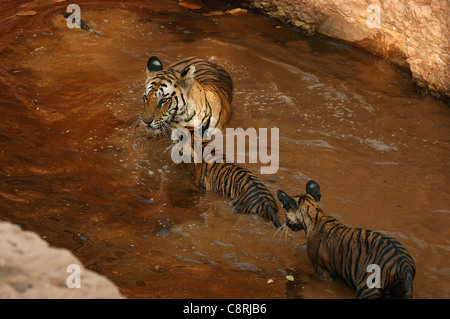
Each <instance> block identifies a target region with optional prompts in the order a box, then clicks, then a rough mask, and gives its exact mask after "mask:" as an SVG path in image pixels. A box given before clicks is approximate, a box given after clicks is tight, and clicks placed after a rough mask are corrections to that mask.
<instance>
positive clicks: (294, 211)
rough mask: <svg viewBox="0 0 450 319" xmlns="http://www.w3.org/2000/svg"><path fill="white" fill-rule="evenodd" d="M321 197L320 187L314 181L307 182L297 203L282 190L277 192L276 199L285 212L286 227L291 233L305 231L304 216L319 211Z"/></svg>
mask: <svg viewBox="0 0 450 319" xmlns="http://www.w3.org/2000/svg"><path fill="white" fill-rule="evenodd" d="M321 196H322V195H321V194H320V186H319V184H318V183H317V182H316V181H314V180H310V181H308V183H307V184H306V194H303V195H299V196H298V197H299V199H298V202H296V201H295V200H294V199H293V198H292V197H290V196H289V195H288V194H286V193H285V192H283V191H282V190H279V191H278V192H277V197H278V200H279V201H280V202H281V204H282V206H283V208H284V210H285V211H286V225H287V226H288V227H289V228H290V229H291V230H293V231H299V230H302V229H305V216H306V215H307V214H309V212H310V211H311V212H312V211H316V210H318V209H319V210H320V208H319V204H318V203H319V201H320V198H321ZM295 197H297V196H295Z"/></svg>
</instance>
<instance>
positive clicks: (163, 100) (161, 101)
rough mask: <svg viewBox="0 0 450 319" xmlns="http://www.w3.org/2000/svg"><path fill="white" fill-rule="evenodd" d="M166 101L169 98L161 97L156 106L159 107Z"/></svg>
mask: <svg viewBox="0 0 450 319" xmlns="http://www.w3.org/2000/svg"><path fill="white" fill-rule="evenodd" d="M167 101H169V99H167V98H166V99H161V100H159V102H158V106H159V107H161V106H163V105H164V104H166V103H167Z"/></svg>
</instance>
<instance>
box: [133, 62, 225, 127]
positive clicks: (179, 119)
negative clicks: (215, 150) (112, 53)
mask: <svg viewBox="0 0 450 319" xmlns="http://www.w3.org/2000/svg"><path fill="white" fill-rule="evenodd" d="M146 73H147V79H146V81H145V91H144V95H143V99H144V111H143V112H142V114H141V115H140V122H141V124H143V125H144V126H145V127H146V128H147V130H148V131H149V132H151V133H153V134H160V133H163V132H166V133H170V131H171V129H173V128H180V127H188V126H193V125H194V121H201V123H202V128H203V129H204V130H206V129H208V128H218V129H223V128H224V127H225V125H226V124H227V123H228V121H229V119H230V117H231V101H232V91H233V83H232V80H231V77H230V75H229V74H228V72H227V71H225V70H224V69H223V68H222V67H220V66H219V65H217V64H214V63H212V62H209V61H207V60H205V59H202V58H198V57H192V58H187V59H185V60H182V61H178V62H175V63H173V64H171V65H169V66H168V67H167V68H166V69H163V65H162V62H161V61H160V60H159V59H158V58H157V57H155V56H152V57H150V58H149V59H148V61H147V69H146Z"/></svg>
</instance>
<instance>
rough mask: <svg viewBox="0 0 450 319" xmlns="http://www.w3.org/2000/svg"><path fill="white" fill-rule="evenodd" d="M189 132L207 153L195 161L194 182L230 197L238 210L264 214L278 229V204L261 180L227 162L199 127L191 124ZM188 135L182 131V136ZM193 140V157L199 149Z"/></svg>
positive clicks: (205, 188) (203, 151) (243, 212)
mask: <svg viewBox="0 0 450 319" xmlns="http://www.w3.org/2000/svg"><path fill="white" fill-rule="evenodd" d="M179 131H183V130H179ZM186 131H187V132H188V134H189V135H190V136H191V137H197V138H198V139H199V140H200V139H201V146H200V147H201V153H202V154H206V155H205V156H204V157H203V156H202V160H201V162H200V161H199V162H198V163H196V164H195V183H196V184H197V185H198V186H199V187H201V188H202V189H204V190H207V191H215V192H217V193H219V194H221V195H223V196H225V197H228V198H230V199H231V200H232V203H233V207H234V210H235V211H236V213H238V214H256V215H259V216H262V217H264V218H265V219H267V220H269V221H271V222H272V223H273V225H274V226H275V227H276V228H280V227H281V223H280V221H279V220H278V217H277V212H278V206H277V203H276V201H275V198H274V197H273V195H272V193H271V192H270V191H269V190H268V189H267V187H266V186H265V185H264V184H263V183H262V182H261V180H260V179H259V178H258V177H257V176H255V175H254V174H253V173H252V172H250V171H249V170H247V169H245V168H242V167H240V166H238V165H236V164H235V163H226V157H225V154H224V153H223V152H222V151H221V150H217V149H215V148H214V147H212V146H211V145H210V144H209V142H210V141H209V140H206V139H204V138H202V137H201V135H200V133H199V131H198V130H197V129H194V128H192V127H189V128H187V129H186V130H185V132H186ZM185 134H186V133H185ZM185 134H183V133H182V134H181V135H182V136H183V137H182V138H183V139H184V138H185V136H184V135H185ZM194 140H195V139H194V138H191V157H192V159H194V156H195V155H194V154H195V152H196V150H195V148H196V146H195V145H194ZM194 162H195V161H194Z"/></svg>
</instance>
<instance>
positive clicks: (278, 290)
mask: <svg viewBox="0 0 450 319" xmlns="http://www.w3.org/2000/svg"><path fill="white" fill-rule="evenodd" d="M77 4H79V5H80V8H81V18H82V19H83V20H84V21H85V22H86V23H87V24H88V25H89V26H90V27H92V28H94V29H96V30H98V31H99V32H100V33H101V34H102V35H101V36H99V35H96V34H94V33H92V32H87V31H82V30H78V29H70V28H68V27H67V25H66V21H65V19H64V17H63V16H62V12H63V11H65V8H66V7H67V4H66V3H55V2H53V1H50V0H48V1H33V2H25V1H14V2H13V1H2V2H1V3H0V12H1V18H2V21H3V23H2V25H3V27H2V30H1V31H0V44H1V47H0V57H1V60H0V108H1V112H2V113H1V114H2V121H1V122H0V145H1V149H0V219H1V220H6V221H11V222H13V223H17V224H19V225H21V226H22V227H23V228H24V229H27V230H32V231H35V232H37V233H38V234H40V235H41V236H42V237H43V238H44V239H45V240H47V241H48V242H49V243H50V244H51V245H53V246H56V247H64V248H68V249H70V250H71V251H72V252H73V253H74V254H75V255H76V256H77V257H79V258H80V260H81V261H82V262H83V263H84V264H85V265H86V266H87V267H88V268H89V269H91V270H94V271H96V272H98V273H100V274H103V275H105V276H106V277H108V278H109V279H111V280H112V281H113V282H114V283H116V284H117V285H118V286H119V288H120V290H121V292H122V293H123V294H124V295H126V296H127V297H129V298H353V296H354V294H353V292H352V291H351V290H350V289H349V288H348V287H347V286H346V285H345V284H344V283H342V282H340V281H333V282H323V281H320V280H317V279H315V278H314V277H312V276H311V274H312V272H313V269H312V266H311V263H310V261H309V260H308V258H307V256H306V251H305V236H304V234H303V233H293V232H291V231H289V232H286V233H284V232H278V233H276V231H275V229H274V228H273V227H272V226H271V225H270V224H269V223H267V222H265V221H264V220H262V219H261V218H257V217H252V216H237V215H235V214H234V213H233V210H232V207H231V206H230V203H229V201H228V200H227V199H225V198H223V197H221V196H219V195H217V194H214V193H205V192H203V191H202V190H200V189H198V188H197V186H195V184H194V182H193V171H192V167H191V166H190V165H188V164H179V165H177V164H174V163H173V161H172V160H171V158H170V154H169V152H167V151H166V148H167V147H168V145H170V142H169V141H168V140H164V139H162V140H161V139H154V138H149V137H148V135H147V134H146V133H145V132H144V131H143V130H142V129H141V128H140V127H139V126H136V125H135V124H136V119H137V116H138V114H139V113H140V112H141V111H142V93H143V90H144V87H143V86H144V80H145V64H146V61H147V59H148V57H149V56H151V55H157V56H159V57H160V58H161V60H162V61H163V62H164V63H166V64H167V63H170V62H173V61H176V60H178V59H180V58H183V57H187V56H202V57H205V58H208V59H210V60H212V61H215V62H217V63H219V64H220V65H222V66H223V67H225V68H226V69H227V70H228V71H229V73H230V74H231V76H232V78H233V81H234V85H235V89H234V101H233V116H232V120H231V122H230V123H229V125H228V126H229V127H233V128H238V127H242V128H249V127H254V128H279V133H280V143H279V160H280V162H279V170H278V172H277V173H276V174H274V175H260V174H259V169H260V167H261V166H263V165H262V164H261V163H255V164H253V163H252V164H250V163H246V164H242V165H244V166H245V167H247V168H249V169H251V170H252V171H254V172H255V173H257V174H258V175H259V176H260V177H261V178H262V179H263V180H264V181H265V182H266V184H267V185H268V187H269V189H270V190H271V191H272V192H273V193H274V194H275V193H276V191H277V190H278V189H283V190H285V191H287V192H288V193H290V194H297V193H299V192H301V191H302V190H303V188H304V185H305V183H306V181H307V180H308V179H310V178H312V179H315V180H316V181H318V182H319V183H320V184H321V189H322V195H323V197H322V202H321V205H322V208H323V209H324V210H325V211H326V212H327V213H329V214H331V215H333V216H336V217H338V218H339V219H340V220H341V221H342V222H344V223H346V224H348V225H351V226H355V227H363V228H369V229H374V230H378V231H381V232H384V233H386V234H388V235H391V236H394V237H396V238H397V239H399V240H400V241H401V242H402V243H403V244H404V245H405V246H406V247H407V248H408V250H409V251H410V253H411V255H412V256H413V257H414V259H415V261H416V266H417V275H416V279H415V287H414V295H415V297H416V298H449V296H450V278H449V275H450V268H449V264H448V261H449V256H450V252H449V250H450V243H449V236H448V234H449V232H448V229H449V225H450V223H449V217H450V186H449V176H450V170H449V165H450V138H449V136H450V110H449V109H448V108H447V107H446V106H445V105H443V104H442V103H440V102H438V101H436V100H434V99H432V98H430V97H423V96H418V95H415V94H414V92H413V89H412V87H413V86H412V83H411V79H410V76H409V75H408V74H406V73H403V72H401V71H399V70H397V69H395V68H394V67H392V66H391V65H390V64H388V63H387V62H385V61H383V60H380V59H378V58H374V57H371V56H368V55H366V54H364V53H361V52H360V51H358V50H355V49H353V48H350V47H348V46H346V45H342V44H340V43H338V42H335V41H332V40H329V39H326V38H322V37H318V36H306V35H304V34H302V33H300V32H298V31H296V30H295V29H291V28H288V27H285V26H281V25H279V24H278V23H277V22H276V21H273V20H271V19H269V18H266V17H263V16H260V15H257V14H254V13H251V12H250V13H248V14H246V15H242V16H233V15H229V14H227V15H222V16H203V15H201V14H199V13H198V12H208V11H211V10H218V9H230V8H232V6H230V5H222V7H217V6H216V7H204V8H203V9H202V10H201V11H198V12H194V11H192V10H189V9H186V8H183V7H180V6H178V4H177V2H176V1H167V2H166V1H164V2H161V1H133V2H132V3H127V2H122V3H118V2H106V1H102V2H100V1H98V2H93V1H77ZM26 10H34V11H36V12H37V14H36V15H34V16H17V15H16V13H17V12H19V11H26ZM279 216H280V220H281V221H282V223H283V222H284V220H285V217H284V214H283V213H282V211H281V209H280V212H279ZM286 275H293V276H294V278H295V280H294V281H292V282H291V281H288V280H286V278H285V277H286Z"/></svg>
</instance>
